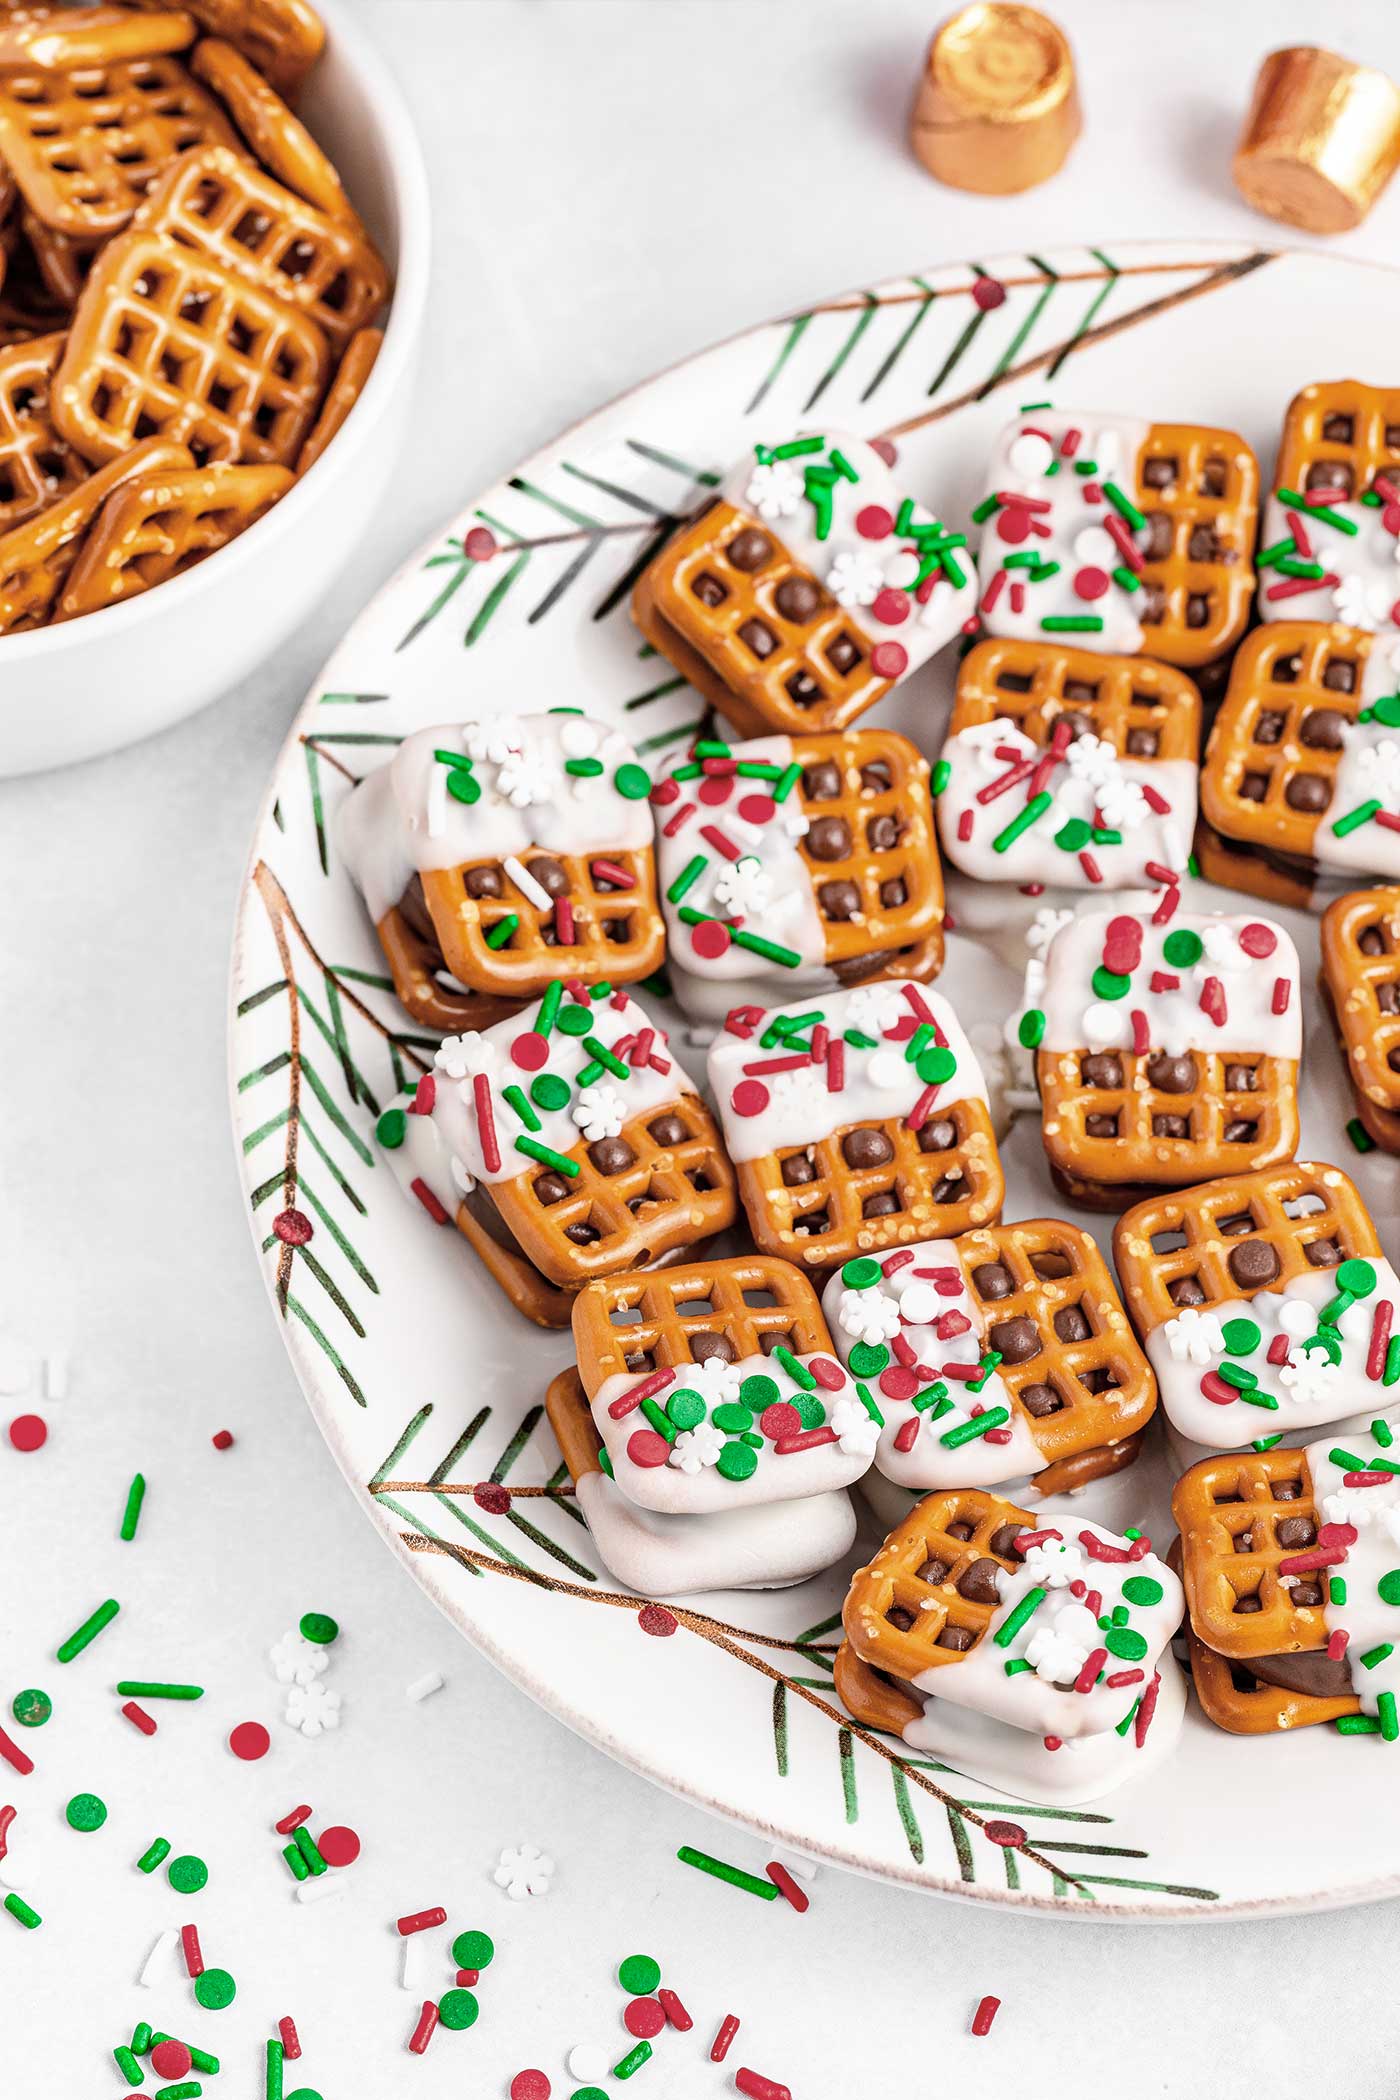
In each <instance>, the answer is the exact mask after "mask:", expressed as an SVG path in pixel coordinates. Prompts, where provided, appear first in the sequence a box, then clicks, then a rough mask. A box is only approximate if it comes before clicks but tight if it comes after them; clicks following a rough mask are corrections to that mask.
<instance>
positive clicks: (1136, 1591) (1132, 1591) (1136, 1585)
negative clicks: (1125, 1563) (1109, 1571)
mask: <svg viewBox="0 0 1400 2100" xmlns="http://www.w3.org/2000/svg"><path fill="white" fill-rule="evenodd" d="M1123 1595H1124V1596H1125V1597H1126V1598H1127V1600H1128V1602H1129V1604H1141V1605H1149V1604H1160V1603H1161V1601H1162V1585H1161V1583H1160V1582H1158V1581H1157V1580H1156V1578H1155V1577H1154V1576H1152V1575H1130V1576H1129V1577H1128V1579H1127V1581H1126V1582H1125V1583H1124V1585H1123Z"/></svg>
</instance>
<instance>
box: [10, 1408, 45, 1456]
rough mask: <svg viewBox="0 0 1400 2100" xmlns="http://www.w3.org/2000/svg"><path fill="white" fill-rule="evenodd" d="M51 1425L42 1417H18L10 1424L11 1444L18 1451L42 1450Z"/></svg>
mask: <svg viewBox="0 0 1400 2100" xmlns="http://www.w3.org/2000/svg"><path fill="white" fill-rule="evenodd" d="M48 1433H49V1425H48V1423H47V1422H46V1421H45V1420H44V1418H43V1416H42V1415H16V1416H15V1418H14V1420H13V1422H11V1424H10V1442H11V1443H12V1444H13V1445H14V1447H15V1449H16V1451H38V1450H40V1449H42V1447H43V1444H44V1441H45V1439H46V1438H47V1436H48Z"/></svg>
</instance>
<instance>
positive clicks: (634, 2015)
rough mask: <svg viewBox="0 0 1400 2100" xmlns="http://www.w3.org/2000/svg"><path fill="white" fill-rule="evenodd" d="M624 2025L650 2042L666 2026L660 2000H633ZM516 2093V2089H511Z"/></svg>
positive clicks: (629, 2005)
mask: <svg viewBox="0 0 1400 2100" xmlns="http://www.w3.org/2000/svg"><path fill="white" fill-rule="evenodd" d="M622 2024H623V2026H624V2027H625V2028H626V2029H627V2032H628V2033H629V2034H635V2035H636V2036H637V2038H638V2039H639V2040H640V2041H643V2042H649V2041H651V2040H653V2038H654V2037H655V2036H656V2035H658V2034H660V2032H661V2030H662V2028H663V2027H664V2026H665V2025H666V2014H665V2010H664V2009H663V2007H662V2004H661V2001H660V1999H658V1998H632V1999H630V2000H629V2001H628V2003H627V2004H626V2005H625V2006H624V2007H623V2009H622ZM511 2090H512V2092H514V2090H515V2089H514V2087H512V2088H511Z"/></svg>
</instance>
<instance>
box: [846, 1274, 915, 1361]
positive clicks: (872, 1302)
mask: <svg viewBox="0 0 1400 2100" xmlns="http://www.w3.org/2000/svg"><path fill="white" fill-rule="evenodd" d="M836 1318H837V1322H838V1324H839V1326H840V1328H841V1331H842V1333H843V1334H850V1335H854V1336H855V1338H856V1340H857V1341H861V1342H868V1343H870V1344H871V1345H872V1347H873V1346H875V1345H876V1344H878V1343H880V1342H887V1341H889V1339H890V1337H891V1336H892V1335H896V1334H898V1333H899V1325H900V1308H899V1306H898V1305H897V1304H896V1303H895V1300H894V1299H893V1298H891V1297H888V1296H887V1295H886V1293H885V1292H884V1291H883V1290H882V1289H881V1287H880V1285H879V1284H878V1283H877V1284H872V1286H871V1287H870V1289H869V1290H865V1291H842V1293H841V1303H840V1304H839V1306H838V1307H837V1308H836Z"/></svg>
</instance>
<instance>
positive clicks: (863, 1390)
mask: <svg viewBox="0 0 1400 2100" xmlns="http://www.w3.org/2000/svg"><path fill="white" fill-rule="evenodd" d="M855 1388H856V1398H857V1400H859V1402H860V1404H861V1406H862V1407H863V1408H864V1409H865V1412H866V1413H867V1414H868V1415H869V1417H870V1419H871V1421H872V1422H875V1423H877V1424H878V1425H879V1427H880V1428H881V1429H883V1428H884V1426H885V1418H884V1416H883V1415H882V1414H881V1412H880V1410H879V1407H878V1406H877V1404H876V1401H875V1396H874V1394H873V1393H872V1392H871V1390H870V1388H869V1386H868V1385H866V1384H864V1383H863V1382H862V1381H861V1380H860V1379H859V1378H857V1379H856V1381H855Z"/></svg>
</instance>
